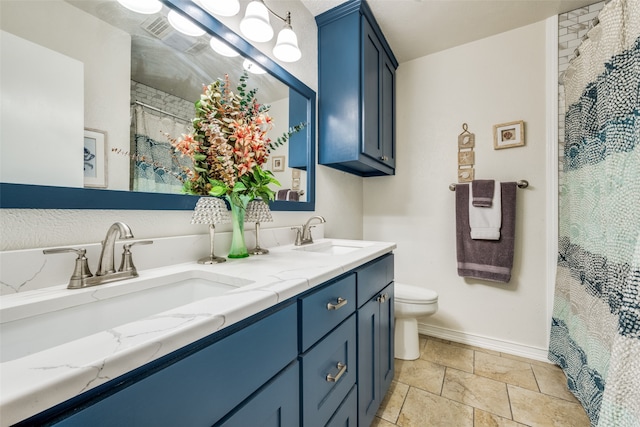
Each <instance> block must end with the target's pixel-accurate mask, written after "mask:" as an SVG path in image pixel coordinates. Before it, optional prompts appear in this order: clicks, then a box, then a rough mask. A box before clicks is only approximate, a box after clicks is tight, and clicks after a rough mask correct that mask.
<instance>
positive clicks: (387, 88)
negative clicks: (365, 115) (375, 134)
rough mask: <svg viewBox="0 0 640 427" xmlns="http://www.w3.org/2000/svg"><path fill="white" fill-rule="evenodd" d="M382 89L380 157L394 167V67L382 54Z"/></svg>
mask: <svg viewBox="0 0 640 427" xmlns="http://www.w3.org/2000/svg"><path fill="white" fill-rule="evenodd" d="M380 77H381V79H382V82H381V83H382V89H381V94H382V96H381V99H380V124H381V127H382V129H381V159H382V162H383V163H384V164H386V165H387V166H390V167H392V168H395V167H396V129H395V125H396V118H395V115H396V105H395V103H396V94H395V92H396V83H395V80H396V69H395V67H394V66H393V64H392V63H391V61H390V60H389V57H387V55H386V54H384V52H383V55H382V71H381V76H380Z"/></svg>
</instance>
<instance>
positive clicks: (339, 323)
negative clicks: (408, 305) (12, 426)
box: [17, 254, 394, 427]
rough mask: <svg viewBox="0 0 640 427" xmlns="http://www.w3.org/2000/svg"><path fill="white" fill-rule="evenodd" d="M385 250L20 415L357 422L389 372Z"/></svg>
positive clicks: (92, 420)
mask: <svg viewBox="0 0 640 427" xmlns="http://www.w3.org/2000/svg"><path fill="white" fill-rule="evenodd" d="M393 274H394V273H393V254H386V255H383V256H381V257H379V258H377V259H375V260H373V261H370V262H368V263H367V264H364V265H363V266H361V267H358V268H355V269H353V270H351V271H349V272H347V273H344V274H342V275H340V276H339V277H337V278H335V279H332V280H329V281H328V282H326V283H323V284H320V285H318V286H315V287H313V288H312V289H310V290H308V291H305V292H303V293H301V294H299V295H297V296H294V297H292V298H290V299H289V300H287V301H284V302H282V303H280V304H278V305H276V306H274V307H271V308H269V309H267V310H264V311H262V312H260V313H257V314H255V315H253V316H251V317H249V318H247V319H244V320H242V321H240V322H238V323H236V324H233V325H230V326H228V327H227V328H225V329H222V330H220V331H218V332H215V333H213V334H211V335H209V336H207V337H205V338H203V339H201V340H199V341H196V342H194V343H192V344H189V345H187V346H186V347H183V348H181V349H179V350H176V351H175V352H173V353H170V354H168V355H166V356H163V357H162V358H160V359H158V360H156V361H153V362H151V363H148V364H146V365H143V366H141V367H139V368H137V369H135V370H133V371H131V372H129V373H126V374H124V375H122V376H120V377H118V378H115V379H113V380H111V381H109V382H107V383H105V384H102V385H100V386H98V387H95V388H93V389H91V390H89V391H87V392H85V393H82V394H80V395H78V396H76V397H74V398H72V399H70V400H68V401H66V402H63V403H61V404H59V405H57V406H55V407H53V408H51V409H48V410H46V411H44V412H42V413H40V414H37V415H35V416H33V417H31V418H29V419H27V420H24V421H22V422H20V423H18V424H17V425H18V426H22V425H24V426H30V425H60V426H72V427H75V426H81V427H85V426H92V427H110V426H154V427H155V426H171V427H173V426H219V427H223V426H224V427H231V426H242V427H244V426H249V425H251V426H253V425H262V426H270V427H271V426H273V427H276V426H278V427H285V426H304V427H314V426H320V427H322V426H355V425H358V426H362V427H368V426H369V425H370V424H371V421H372V420H373V416H374V415H375V413H376V411H377V409H378V407H379V406H380V403H381V402H382V398H383V397H384V395H385V393H386V392H387V390H388V388H389V385H390V383H391V380H392V378H393Z"/></svg>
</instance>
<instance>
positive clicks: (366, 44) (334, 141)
mask: <svg viewBox="0 0 640 427" xmlns="http://www.w3.org/2000/svg"><path fill="white" fill-rule="evenodd" d="M316 22H317V24H318V67H319V68H318V88H319V91H318V105H319V126H318V135H319V147H318V162H319V163H320V164H322V165H326V166H330V167H333V168H336V169H339V170H343V171H345V172H350V173H354V174H356V175H360V176H379V175H393V174H394V173H395V95H396V94H395V72H396V69H397V67H398V62H397V60H396V59H395V56H394V55H393V52H392V51H391V48H390V47H389V44H388V43H387V41H386V39H385V38H384V35H383V34H382V32H381V30H380V28H379V26H378V24H377V22H376V20H375V18H374V16H373V14H372V13H371V10H370V8H369V6H368V5H367V3H366V2H365V1H353V0H352V1H349V2H347V3H344V4H342V5H340V6H337V7H335V8H333V9H331V10H329V11H327V12H325V13H323V14H321V15H318V16H317V17H316Z"/></svg>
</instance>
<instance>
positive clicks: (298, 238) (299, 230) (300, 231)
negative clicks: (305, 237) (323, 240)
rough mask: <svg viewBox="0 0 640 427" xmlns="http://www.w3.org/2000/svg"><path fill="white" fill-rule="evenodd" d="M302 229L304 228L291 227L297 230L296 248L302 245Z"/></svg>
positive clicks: (299, 226)
mask: <svg viewBox="0 0 640 427" xmlns="http://www.w3.org/2000/svg"><path fill="white" fill-rule="evenodd" d="M302 228H303V227H302V226H301V225H294V226H293V227H291V229H292V230H296V242H295V245H296V246H300V245H302Z"/></svg>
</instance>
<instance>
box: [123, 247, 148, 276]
mask: <svg viewBox="0 0 640 427" xmlns="http://www.w3.org/2000/svg"><path fill="white" fill-rule="evenodd" d="M152 243H153V240H140V241H138V242H132V243H125V244H124V245H122V248H123V249H124V250H123V252H122V261H120V268H119V269H118V271H130V272H132V273H133V275H137V274H138V271H137V270H136V266H135V265H133V258H132V256H131V246H133V245H150V244H152Z"/></svg>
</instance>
